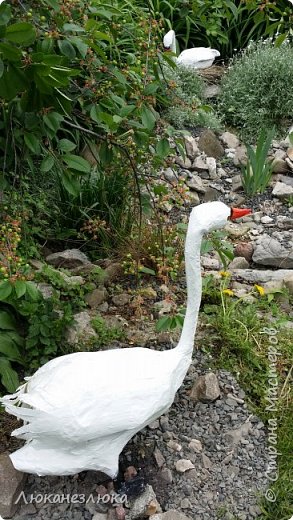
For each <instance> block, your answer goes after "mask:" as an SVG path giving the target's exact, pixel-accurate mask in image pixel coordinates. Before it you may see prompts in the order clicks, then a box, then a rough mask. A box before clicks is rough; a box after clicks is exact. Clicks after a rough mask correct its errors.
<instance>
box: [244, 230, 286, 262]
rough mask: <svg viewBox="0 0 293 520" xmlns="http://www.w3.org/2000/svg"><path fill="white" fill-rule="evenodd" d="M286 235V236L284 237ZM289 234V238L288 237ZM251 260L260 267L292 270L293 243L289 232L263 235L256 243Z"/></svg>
mask: <svg viewBox="0 0 293 520" xmlns="http://www.w3.org/2000/svg"><path fill="white" fill-rule="evenodd" d="M285 234H286V235H285ZM288 234H289V236H288ZM252 260H253V261H254V262H255V263H256V264H260V265H272V266H275V267H279V268H282V269H293V241H292V236H291V233H290V232H289V231H284V232H283V233H281V232H274V233H273V234H272V236H269V235H263V236H262V237H260V238H259V239H258V240H257V241H256V245H255V249H254V252H253V256H252Z"/></svg>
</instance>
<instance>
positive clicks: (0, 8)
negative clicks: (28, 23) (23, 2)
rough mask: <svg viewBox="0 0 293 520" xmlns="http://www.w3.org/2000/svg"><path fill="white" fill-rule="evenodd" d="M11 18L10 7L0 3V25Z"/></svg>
mask: <svg viewBox="0 0 293 520" xmlns="http://www.w3.org/2000/svg"><path fill="white" fill-rule="evenodd" d="M10 18H11V7H10V5H7V3H6V2H5V4H2V5H0V25H6V24H7V23H8V22H9V20H10Z"/></svg>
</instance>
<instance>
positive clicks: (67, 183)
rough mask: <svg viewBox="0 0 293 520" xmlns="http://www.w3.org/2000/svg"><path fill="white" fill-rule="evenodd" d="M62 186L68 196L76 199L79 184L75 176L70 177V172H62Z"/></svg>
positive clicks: (78, 192)
mask: <svg viewBox="0 0 293 520" xmlns="http://www.w3.org/2000/svg"><path fill="white" fill-rule="evenodd" d="M62 184H63V186H64V188H65V189H66V191H67V192H68V193H70V195H72V196H73V197H78V195H79V194H80V182H79V179H78V178H77V177H76V175H72V173H70V172H64V173H63V175H62Z"/></svg>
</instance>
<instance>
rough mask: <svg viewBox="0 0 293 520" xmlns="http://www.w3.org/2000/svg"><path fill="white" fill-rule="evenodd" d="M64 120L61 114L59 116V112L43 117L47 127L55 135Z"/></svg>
mask: <svg viewBox="0 0 293 520" xmlns="http://www.w3.org/2000/svg"><path fill="white" fill-rule="evenodd" d="M63 119H64V117H63V116H62V115H61V114H58V112H49V114H46V115H44V117H43V120H44V123H45V125H46V126H48V127H49V128H50V130H53V132H55V133H56V132H57V131H58V130H59V128H60V125H61V123H62V121H63Z"/></svg>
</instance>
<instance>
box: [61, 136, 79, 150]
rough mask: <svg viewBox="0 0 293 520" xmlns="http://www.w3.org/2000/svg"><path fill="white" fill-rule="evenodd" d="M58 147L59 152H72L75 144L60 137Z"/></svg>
mask: <svg viewBox="0 0 293 520" xmlns="http://www.w3.org/2000/svg"><path fill="white" fill-rule="evenodd" d="M58 148H59V150H60V151H61V152H72V150H74V149H75V148H76V144H75V143H73V142H72V141H69V140H68V139H60V141H59V142H58Z"/></svg>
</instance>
